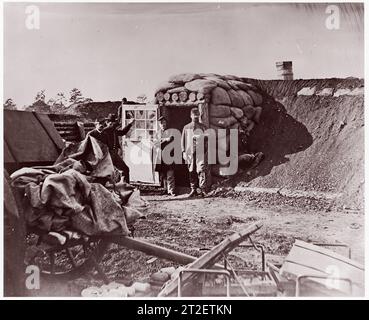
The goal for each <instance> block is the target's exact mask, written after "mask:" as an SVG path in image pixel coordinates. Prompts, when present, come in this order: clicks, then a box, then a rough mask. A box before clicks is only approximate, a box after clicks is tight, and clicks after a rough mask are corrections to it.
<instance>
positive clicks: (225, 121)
mask: <svg viewBox="0 0 369 320" xmlns="http://www.w3.org/2000/svg"><path fill="white" fill-rule="evenodd" d="M236 122H237V119H236V118H235V117H233V116H230V117H227V118H216V117H211V118H210V123H211V124H214V125H216V126H218V127H221V128H229V127H230V126H231V125H233V124H235V123H236Z"/></svg>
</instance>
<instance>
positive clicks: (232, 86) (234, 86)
mask: <svg viewBox="0 0 369 320" xmlns="http://www.w3.org/2000/svg"><path fill="white" fill-rule="evenodd" d="M231 81H232V80H227V83H228V85H229V86H230V87H231V89H232V90H235V91H237V90H238V87H237V86H236V85H235V84H233V83H232V82H231ZM233 81H235V80H233Z"/></svg>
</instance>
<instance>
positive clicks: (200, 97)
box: [196, 92, 205, 100]
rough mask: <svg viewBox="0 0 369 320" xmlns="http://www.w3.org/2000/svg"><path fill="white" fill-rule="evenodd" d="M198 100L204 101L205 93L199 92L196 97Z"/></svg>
mask: <svg viewBox="0 0 369 320" xmlns="http://www.w3.org/2000/svg"><path fill="white" fill-rule="evenodd" d="M196 98H197V100H203V99H204V98H205V95H204V93H202V92H198V93H197V95H196Z"/></svg>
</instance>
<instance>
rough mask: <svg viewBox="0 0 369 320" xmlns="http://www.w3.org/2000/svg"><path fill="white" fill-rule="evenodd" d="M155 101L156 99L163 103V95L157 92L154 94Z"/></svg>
mask: <svg viewBox="0 0 369 320" xmlns="http://www.w3.org/2000/svg"><path fill="white" fill-rule="evenodd" d="M156 99H157V100H158V101H159V102H162V101H164V93H163V92H158V93H157V94H156Z"/></svg>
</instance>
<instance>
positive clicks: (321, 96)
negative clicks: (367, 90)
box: [231, 78, 364, 209]
mask: <svg viewBox="0 0 369 320" xmlns="http://www.w3.org/2000/svg"><path fill="white" fill-rule="evenodd" d="M253 81H254V82H255V84H256V85H257V86H258V87H259V88H261V89H262V91H263V92H264V94H265V104H264V107H263V109H264V112H263V115H262V119H261V123H260V125H259V126H257V127H256V128H255V130H254V131H253V132H252V134H251V136H250V138H249V146H250V151H262V152H264V153H265V155H266V158H265V161H264V162H263V163H261V164H260V166H258V167H257V168H256V169H254V170H252V171H251V172H249V173H243V174H241V175H238V176H237V177H236V178H235V179H232V182H231V184H232V185H233V186H236V185H238V186H249V187H263V188H287V189H290V190H303V191H319V192H324V193H327V194H338V197H337V198H336V199H335V200H334V203H335V204H336V205H339V206H346V207H348V208H355V209H362V208H363V192H364V94H363V91H364V90H363V89H364V82H363V80H361V79H356V78H347V79H320V80H294V81H283V80H253Z"/></svg>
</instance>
